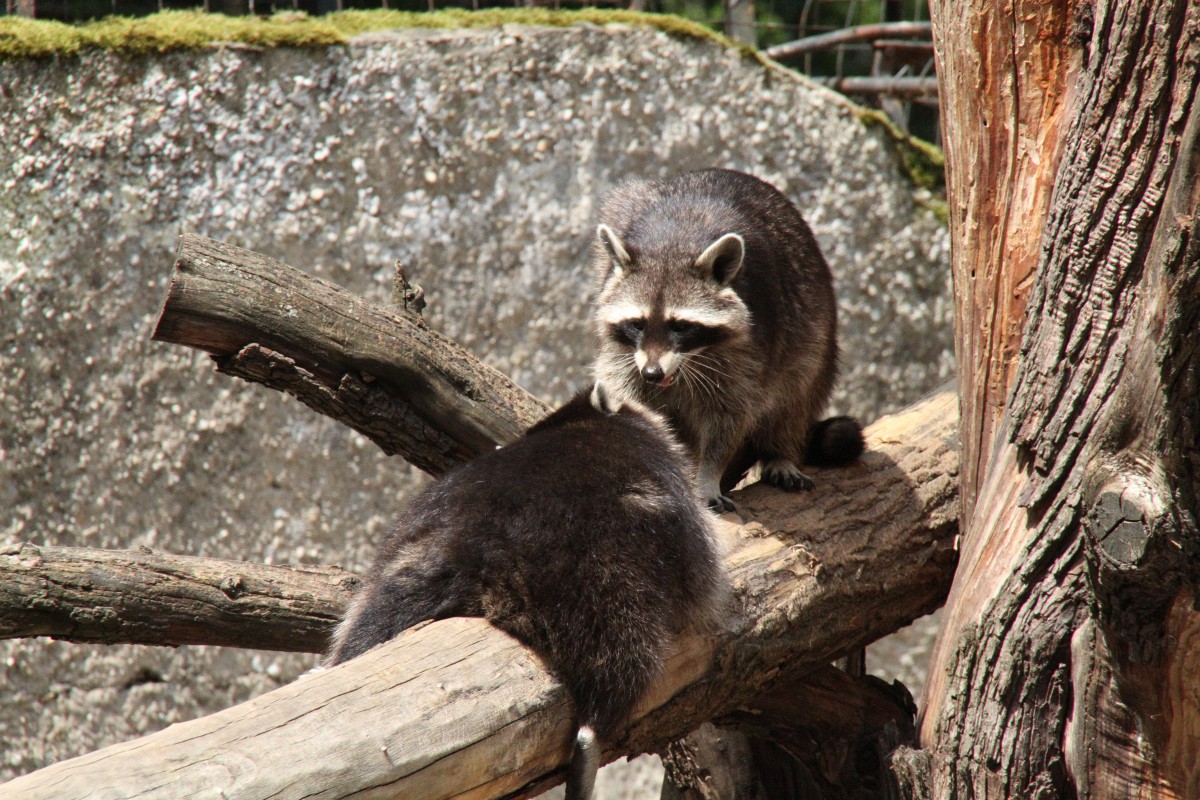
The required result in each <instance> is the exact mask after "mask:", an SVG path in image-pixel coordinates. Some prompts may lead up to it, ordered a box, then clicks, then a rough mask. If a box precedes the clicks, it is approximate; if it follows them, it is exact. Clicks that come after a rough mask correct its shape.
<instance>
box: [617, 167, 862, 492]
mask: <svg viewBox="0 0 1200 800" xmlns="http://www.w3.org/2000/svg"><path fill="white" fill-rule="evenodd" d="M596 230H597V244H596V267H597V273H598V277H599V294H598V298H597V301H596V308H595V314H594V323H595V327H596V332H597V335H598V337H599V340H600V354H599V357H598V359H597V361H596V367H595V372H596V378H597V380H598V381H600V382H602V383H604V384H605V385H606V386H608V387H609V389H610V391H612V392H613V394H614V396H616V397H619V398H622V399H636V400H638V401H640V402H642V403H645V404H646V405H648V406H650V407H652V408H654V409H656V410H658V411H660V412H662V413H664V414H665V415H666V416H667V417H668V418H669V420H670V422H671V423H672V425H673V426H674V427H675V430H676V431H677V433H678V434H679V436H680V437H681V438H682V439H683V441H684V442H685V443H686V444H687V446H688V447H689V449H690V450H691V452H692V455H693V456H694V458H695V460H696V463H697V468H696V481H697V483H698V484H699V488H700V491H701V493H702V495H703V496H704V498H705V500H706V501H707V502H708V504H709V505H710V507H712V508H714V509H716V510H718V511H720V510H733V508H734V506H733V502H732V501H731V500H730V499H729V498H728V497H726V496H725V494H724V493H725V492H727V491H728V490H729V489H730V488H732V487H733V485H734V484H736V483H737V481H738V480H740V479H741V477H742V476H743V475H744V474H745V473H746V471H747V470H748V469H749V468H750V467H751V466H753V465H754V463H755V462H757V461H761V462H762V467H763V468H762V475H763V478H764V479H765V480H767V481H769V482H770V483H772V484H775V485H776V486H779V487H781V488H784V489H808V488H811V487H812V486H813V482H812V479H811V478H809V477H808V476H807V475H805V474H804V473H803V472H801V471H800V468H799V466H798V465H799V464H803V463H807V464H812V465H816V466H838V465H843V464H848V463H850V462H851V461H853V460H854V459H856V458H858V456H859V455H860V454H861V453H862V450H863V438H862V428H861V426H860V425H859V424H858V422H856V421H855V420H853V419H851V418H849V417H833V418H830V419H827V420H823V421H818V418H819V416H820V415H821V413H822V412H823V411H824V410H825V406H826V404H827V403H828V401H829V395H830V392H831V391H832V389H833V384H834V380H835V379H836V377H837V356H838V346H837V306H836V303H835V301H834V297H833V278H832V276H831V275H830V272H829V267H828V266H827V265H826V263H825V259H824V258H823V257H822V256H821V251H820V249H818V247H817V242H816V240H815V239H814V238H813V235H812V232H811V231H810V230H809V228H808V225H807V224H806V223H805V222H804V219H803V218H802V217H801V216H800V212H798V211H797V210H796V207H795V206H793V205H792V203H791V202H790V201H789V200H788V199H787V198H786V197H784V196H783V194H781V193H780V192H779V191H778V190H776V189H775V188H774V187H772V186H771V185H770V184H767V183H765V182H763V181H761V180H759V179H758V178H755V177H752V176H750V175H746V174H745V173H742V172H735V171H732V170H723V169H709V170H702V171H699V172H689V173H686V174H683V175H680V176H678V177H676V178H673V179H670V180H666V181H660V182H656V183H640V182H635V183H629V184H625V185H623V186H620V187H618V188H617V189H615V190H614V191H613V192H611V193H610V194H609V196H608V197H607V198H606V199H605V201H604V203H603V205H602V207H601V210H600V224H599V226H598V227H597V229H596Z"/></svg>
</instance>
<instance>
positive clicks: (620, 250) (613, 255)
mask: <svg viewBox="0 0 1200 800" xmlns="http://www.w3.org/2000/svg"><path fill="white" fill-rule="evenodd" d="M596 239H597V240H598V241H599V242H600V246H601V247H603V248H604V252H605V253H607V254H608V260H609V261H611V262H612V265H613V266H614V267H616V268H618V269H620V270H622V271H623V272H629V271H630V267H631V266H633V259H632V258H630V257H629V251H628V250H626V249H625V244H624V242H622V241H621V237H620V236H617V232H616V231H614V230H613V229H612V228H610V227H608V226H607V225H604V224H600V225H597V226H596Z"/></svg>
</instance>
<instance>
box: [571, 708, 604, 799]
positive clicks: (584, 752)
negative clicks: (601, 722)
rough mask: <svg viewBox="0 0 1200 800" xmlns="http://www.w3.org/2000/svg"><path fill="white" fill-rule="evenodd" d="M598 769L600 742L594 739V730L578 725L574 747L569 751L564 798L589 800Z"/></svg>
mask: <svg viewBox="0 0 1200 800" xmlns="http://www.w3.org/2000/svg"><path fill="white" fill-rule="evenodd" d="M599 769H600V743H599V742H597V741H596V732H595V731H594V730H592V729H591V728H590V727H589V726H587V725H580V726H579V732H578V733H577V734H575V748H574V750H572V751H571V766H569V767H568V768H567V798H566V800H589V798H590V797H591V796H592V789H593V788H594V787H595V785H596V771H597V770H599Z"/></svg>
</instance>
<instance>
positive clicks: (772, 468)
mask: <svg viewBox="0 0 1200 800" xmlns="http://www.w3.org/2000/svg"><path fill="white" fill-rule="evenodd" d="M762 477H763V480H764V481H766V482H767V483H769V484H771V485H772V486H778V487H779V488H780V489H784V490H786V491H789V492H797V491H800V490H804V491H808V490H809V489H812V488H814V487H815V486H816V485H817V484H816V482H815V481H813V479H812V478H810V477H808V476H807V475H805V474H804V473H803V472H801V471H800V469H799V468H798V467H797V466H796V465H795V464H793V463H792V462H791V461H788V460H787V459H785V458H776V459H772V460H771V461H768V462H767V463H765V464H763V469H762Z"/></svg>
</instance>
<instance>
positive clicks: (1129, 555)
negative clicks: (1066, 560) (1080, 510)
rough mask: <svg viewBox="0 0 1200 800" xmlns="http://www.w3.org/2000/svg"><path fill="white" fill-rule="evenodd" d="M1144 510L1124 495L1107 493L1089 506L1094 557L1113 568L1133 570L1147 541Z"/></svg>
mask: <svg viewBox="0 0 1200 800" xmlns="http://www.w3.org/2000/svg"><path fill="white" fill-rule="evenodd" d="M1148 522H1149V520H1148V514H1147V509H1145V508H1143V507H1142V506H1141V504H1139V503H1138V501H1137V499H1136V498H1135V497H1131V496H1128V495H1127V494H1126V493H1125V492H1115V491H1106V492H1104V493H1103V494H1101V495H1100V496H1099V497H1098V498H1097V499H1096V502H1095V504H1094V505H1093V506H1092V512H1091V524H1090V526H1089V527H1090V528H1091V531H1092V537H1093V543H1094V545H1095V547H1096V551H1097V554H1098V555H1100V556H1101V557H1102V558H1104V559H1105V560H1106V561H1108V562H1109V563H1110V564H1111V565H1112V566H1114V567H1116V568H1118V569H1120V568H1122V567H1136V566H1137V565H1138V563H1140V562H1141V560H1142V558H1143V557H1144V556H1145V554H1146V545H1147V543H1148V542H1149V540H1150V526H1149V524H1148Z"/></svg>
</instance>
